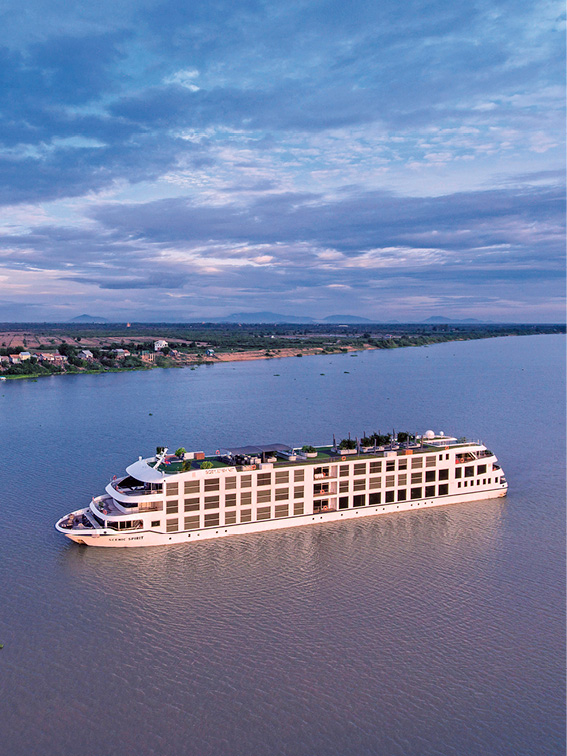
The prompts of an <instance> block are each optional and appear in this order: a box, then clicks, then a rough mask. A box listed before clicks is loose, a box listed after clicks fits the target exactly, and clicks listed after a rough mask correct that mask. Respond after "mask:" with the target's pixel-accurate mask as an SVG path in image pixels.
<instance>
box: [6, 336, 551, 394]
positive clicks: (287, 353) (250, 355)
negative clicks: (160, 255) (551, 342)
mask: <svg viewBox="0 0 567 756" xmlns="http://www.w3.org/2000/svg"><path fill="white" fill-rule="evenodd" d="M517 335H524V334H513V333H511V334H498V335H491V336H489V335H486V336H481V337H478V336H477V337H473V338H470V337H469V338H467V337H463V335H462V334H461V335H460V337H459V338H455V339H432V340H431V341H430V342H428V343H426V344H395V343H393V344H392V345H391V346H388V347H381V346H374V345H370V344H369V345H365V346H363V347H359V346H356V347H355V346H345V347H343V348H342V349H341V350H340V351H339V350H337V351H325V350H324V349H322V348H320V347H314V348H307V349H301V348H298V347H295V348H289V349H279V350H278V351H277V354H276V353H274V354H266V353H265V350H261V351H260V350H250V351H248V352H225V353H222V352H221V353H219V354H217V355H215V357H211V358H207V359H203V358H202V357H201V356H200V355H186V359H185V360H184V361H183V362H182V363H179V364H171V365H151V364H146V365H143V366H139V367H125V368H119V367H112V368H107V369H106V370H88V369H85V370H77V371H72V372H61V373H29V374H25V375H2V377H3V378H5V379H6V381H2V383H4V382H7V381H13V380H32V381H37V380H38V379H40V378H53V377H59V376H72V375H73V376H76V375H106V374H107V373H132V372H137V371H147V370H170V369H177V370H178V369H182V368H190V369H191V370H195V368H197V367H200V366H202V365H215V364H217V363H226V362H252V361H255V360H277V359H287V358H289V357H334V356H340V355H344V354H353V353H357V352H371V351H373V352H374V351H386V350H388V349H409V348H416V347H427V346H433V345H435V344H450V343H455V342H463V341H484V340H486V339H494V338H509V337H511V336H517ZM525 335H533V336H553V335H564V334H545V333H539V334H525Z"/></svg>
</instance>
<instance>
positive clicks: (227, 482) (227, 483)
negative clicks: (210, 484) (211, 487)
mask: <svg viewBox="0 0 567 756" xmlns="http://www.w3.org/2000/svg"><path fill="white" fill-rule="evenodd" d="M224 488H225V491H229V490H231V489H232V488H236V478H234V477H233V478H225V479H224Z"/></svg>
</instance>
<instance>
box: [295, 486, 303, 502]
mask: <svg viewBox="0 0 567 756" xmlns="http://www.w3.org/2000/svg"><path fill="white" fill-rule="evenodd" d="M304 495H305V489H304V487H303V486H295V488H294V489H293V498H294V499H303V496H304Z"/></svg>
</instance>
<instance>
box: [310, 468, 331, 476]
mask: <svg viewBox="0 0 567 756" xmlns="http://www.w3.org/2000/svg"><path fill="white" fill-rule="evenodd" d="M313 475H314V476H315V477H316V478H328V477H329V468H328V467H316V468H315V469H314V470H313Z"/></svg>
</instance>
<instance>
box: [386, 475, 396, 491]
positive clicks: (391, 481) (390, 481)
mask: <svg viewBox="0 0 567 756" xmlns="http://www.w3.org/2000/svg"><path fill="white" fill-rule="evenodd" d="M395 485H396V476H395V475H386V488H390V487H391V486H395Z"/></svg>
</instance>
